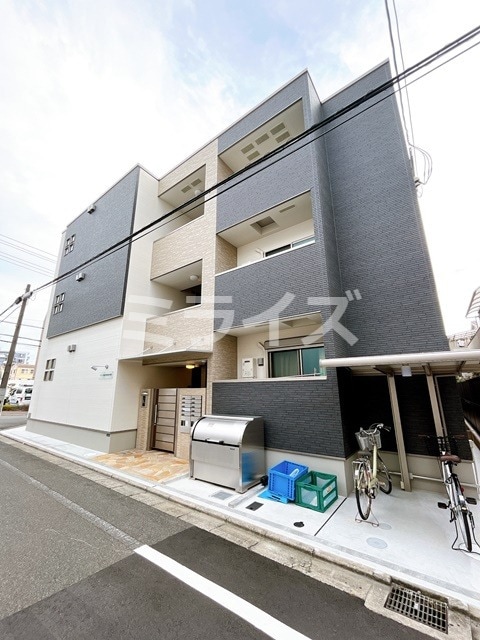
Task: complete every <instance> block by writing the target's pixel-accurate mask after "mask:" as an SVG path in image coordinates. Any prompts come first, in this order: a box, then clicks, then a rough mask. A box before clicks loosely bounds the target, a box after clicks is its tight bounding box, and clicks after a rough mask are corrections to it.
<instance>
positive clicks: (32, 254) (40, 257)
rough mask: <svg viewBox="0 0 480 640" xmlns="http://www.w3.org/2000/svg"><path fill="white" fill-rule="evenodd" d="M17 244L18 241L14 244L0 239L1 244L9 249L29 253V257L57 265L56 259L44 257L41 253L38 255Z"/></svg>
mask: <svg viewBox="0 0 480 640" xmlns="http://www.w3.org/2000/svg"><path fill="white" fill-rule="evenodd" d="M15 242H17V240H14V241H13V242H7V241H6V240H2V239H1V237H0V244H4V245H6V246H7V247H10V248H12V249H15V250H16V251H22V252H23V253H27V254H28V255H30V256H33V257H34V258H37V259H38V260H45V261H46V262H52V263H53V264H55V262H56V260H55V258H50V257H47V256H46V255H45V256H42V255H40V254H39V253H37V251H36V250H35V251H32V250H30V249H24V248H23V247H20V246H17V245H16V244H15ZM50 255H51V254H50Z"/></svg>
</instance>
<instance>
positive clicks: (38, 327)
mask: <svg viewBox="0 0 480 640" xmlns="http://www.w3.org/2000/svg"><path fill="white" fill-rule="evenodd" d="M1 322H4V323H5V324H16V323H15V322H11V321H8V320H1ZM22 327H29V328H30V329H38V330H39V331H41V330H42V329H43V327H42V326H41V325H40V326H37V325H34V324H25V323H24V322H22Z"/></svg>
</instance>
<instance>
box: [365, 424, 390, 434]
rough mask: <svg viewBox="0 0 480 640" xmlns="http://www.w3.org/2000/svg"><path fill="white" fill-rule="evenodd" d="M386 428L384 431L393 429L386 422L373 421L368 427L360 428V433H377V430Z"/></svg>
mask: <svg viewBox="0 0 480 640" xmlns="http://www.w3.org/2000/svg"><path fill="white" fill-rule="evenodd" d="M382 429H383V430H384V431H387V432H388V431H391V430H392V428H391V427H389V426H388V425H386V424H383V422H373V423H372V424H371V425H370V426H369V427H368V429H362V428H360V433H375V432H376V431H380V430H382Z"/></svg>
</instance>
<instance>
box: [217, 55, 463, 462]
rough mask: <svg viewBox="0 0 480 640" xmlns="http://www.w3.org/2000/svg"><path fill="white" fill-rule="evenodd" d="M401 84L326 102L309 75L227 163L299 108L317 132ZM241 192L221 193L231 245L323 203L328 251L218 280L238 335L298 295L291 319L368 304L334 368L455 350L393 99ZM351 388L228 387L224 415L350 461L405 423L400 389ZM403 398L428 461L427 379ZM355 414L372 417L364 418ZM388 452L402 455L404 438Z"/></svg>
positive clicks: (332, 345)
mask: <svg viewBox="0 0 480 640" xmlns="http://www.w3.org/2000/svg"><path fill="white" fill-rule="evenodd" d="M389 78H390V70H389V66H388V63H385V64H382V65H380V66H379V67H377V68H376V69H374V70H373V71H372V72H370V73H369V74H367V75H366V76H364V77H362V78H360V79H359V80H357V81H356V82H354V83H352V84H351V85H349V86H348V87H347V88H345V89H344V90H342V91H340V92H338V93H337V94H335V95H334V96H332V97H331V98H329V99H328V100H326V101H325V102H323V103H321V102H320V101H319V99H318V96H317V94H316V92H315V89H314V88H313V86H312V84H311V82H310V79H309V77H308V74H303V75H301V76H300V77H298V78H296V79H295V80H294V81H292V82H291V83H290V84H289V85H287V86H286V87H284V88H283V89H281V90H280V91H278V92H277V93H276V94H275V95H274V96H272V97H271V98H270V99H268V100H266V101H265V102H264V103H263V104H262V105H260V107H258V108H257V109H255V110H254V111H253V112H251V113H249V114H248V115H247V116H246V117H245V118H243V119H242V120H241V121H239V122H237V123H235V124H234V125H233V126H232V127H231V128H230V129H229V130H228V131H226V132H225V133H223V134H222V135H221V136H220V138H219V152H220V153H221V152H222V151H224V150H225V149H228V147H229V146H231V145H233V144H235V143H237V142H238V141H239V140H241V139H242V138H243V137H244V136H246V135H247V134H249V133H251V131H253V130H254V129H256V128H258V127H259V126H260V125H261V124H262V123H264V122H265V121H267V120H269V119H271V118H272V117H273V116H274V115H276V114H278V113H281V112H282V111H283V110H285V109H286V108H287V107H289V106H291V105H292V104H294V103H295V102H297V101H299V100H301V101H302V107H303V114H304V122H305V128H306V129H308V128H309V127H310V126H312V125H314V124H317V123H319V122H321V121H322V120H324V119H325V118H328V117H330V116H332V115H333V114H335V113H337V112H338V111H339V110H340V109H342V108H344V107H345V106H347V105H349V104H350V103H351V102H353V101H355V100H357V99H359V98H361V97H362V96H364V95H365V94H367V93H368V92H369V91H371V90H372V89H375V88H376V87H378V86H379V85H381V84H383V83H385V82H386V81H387V80H389ZM340 123H341V126H339V125H340ZM308 141H309V142H310V144H305V143H306V142H308ZM294 149H298V150H295V151H294V152H293V153H292V151H293V150H294ZM279 158H282V159H280V160H279ZM246 176H249V177H248V179H245V177H246ZM234 182H235V181H234ZM237 182H238V184H236V185H235V186H234V187H232V186H231V185H232V183H230V184H229V185H228V190H227V191H222V190H220V191H219V197H218V201H217V232H221V231H224V230H225V229H228V228H229V227H232V226H234V225H236V224H238V223H240V222H242V221H244V220H248V219H249V218H251V217H252V216H254V215H256V214H258V213H259V212H262V211H265V210H268V209H269V208H271V207H273V206H275V205H278V204H279V203H281V202H283V201H286V200H288V199H290V198H293V197H294V196H296V195H297V194H299V193H303V192H305V191H309V192H310V195H311V202H312V216H313V224H314V230H315V244H314V245H309V246H305V247H302V248H300V249H297V250H296V251H294V252H290V253H286V254H283V255H278V256H276V257H274V258H271V259H269V260H265V261H260V262H256V263H253V264H250V265H246V266H244V267H242V268H241V269H238V270H232V271H229V272H226V273H223V274H220V275H218V276H217V278H216V289H215V293H216V295H217V296H232V299H233V308H234V314H235V315H234V321H233V325H234V326H238V327H241V326H242V324H248V323H249V322H252V318H255V319H256V321H260V320H263V321H266V320H268V314H269V313H270V314H273V312H272V309H273V308H275V303H278V301H279V300H281V299H282V297H283V296H284V295H285V294H287V293H292V294H294V296H295V297H294V299H293V300H292V302H291V303H290V305H289V306H288V307H287V308H286V309H284V310H282V311H281V312H280V314H279V315H280V317H293V316H296V315H300V314H305V313H309V312H310V313H311V312H312V311H316V310H320V311H321V312H322V317H323V318H324V319H326V318H328V317H329V315H330V313H331V311H332V310H333V309H334V308H335V305H334V306H332V307H328V306H323V307H320V308H318V307H317V308H315V307H314V306H312V305H308V302H307V301H308V298H309V297H328V296H329V297H343V296H345V295H346V292H348V294H349V295H350V296H352V293H351V292H354V291H355V292H356V295H355V296H354V297H353V299H352V300H351V301H350V302H349V304H348V308H347V311H346V313H345V315H344V316H342V318H341V322H342V324H343V325H345V326H346V327H347V328H348V329H349V331H351V332H352V333H353V334H354V336H355V337H356V338H357V340H356V342H354V343H352V344H350V343H348V342H347V341H345V340H344V339H342V338H341V337H340V336H339V335H338V334H337V333H335V332H333V331H331V332H329V333H327V334H326V335H325V338H324V340H325V354H326V358H336V357H352V356H363V355H376V354H395V353H412V352H418V351H440V350H447V349H448V344H447V339H446V337H445V334H444V330H443V326H442V320H441V314H440V307H439V303H438V298H437V294H436V289H435V285H434V281H433V273H432V269H431V265H430V262H429V257H428V250H427V246H426V241H425V236H424V232H423V229H422V223H421V219H420V213H419V209H418V203H417V196H416V189H415V184H414V175H413V172H412V169H411V166H410V162H409V159H408V155H407V149H406V145H405V140H404V138H403V133H402V127H401V121H400V117H399V112H398V108H397V103H396V98H395V96H394V95H393V94H392V92H391V90H390V89H388V90H386V91H385V92H383V93H382V94H381V95H380V96H378V97H376V98H373V99H371V100H369V101H368V102H366V103H365V104H363V105H361V106H359V107H356V109H355V110H354V111H352V112H350V113H348V114H346V115H344V116H342V118H341V119H338V120H335V121H333V122H331V123H329V124H328V125H327V126H326V127H322V128H320V129H318V130H317V131H315V132H314V133H312V134H310V137H309V138H305V139H304V140H302V141H300V142H297V143H296V145H294V146H292V147H290V148H288V149H287V150H286V151H284V152H282V154H279V155H277V156H275V157H274V158H273V159H272V160H267V161H266V162H263V163H262V164H261V165H260V167H257V168H255V167H254V168H252V169H248V170H247V171H245V172H244V173H243V174H242V175H241V176H240V177H239V178H238V179H237ZM357 294H358V295H357ZM272 318H273V315H272ZM217 327H218V325H217ZM339 377H340V378H341V382H340V385H339V383H338V382H337V376H336V374H335V373H334V371H333V370H329V372H328V378H327V380H322V381H318V382H317V381H313V382H312V381H303V382H299V381H296V382H280V381H272V382H271V383H265V382H263V381H258V382H255V381H253V382H252V381H250V382H248V383H247V382H246V383H235V384H231V383H227V382H225V383H223V382H217V383H214V385H213V407H214V411H215V412H216V413H220V414H222V413H225V414H232V413H237V414H238V413H242V412H243V413H245V407H248V413H249V414H250V415H263V416H264V417H265V421H266V434H267V436H266V438H267V446H268V447H272V448H275V449H280V450H282V449H283V450H290V451H299V452H304V451H306V450H307V449H308V451H310V452H312V453H317V454H320V455H331V456H338V457H340V458H343V457H346V456H348V455H350V454H352V453H353V452H354V451H355V450H356V448H357V445H356V441H355V437H354V431H356V430H358V428H359V426H367V425H368V424H370V423H371V422H374V421H382V420H383V421H384V422H386V423H389V424H392V414H391V407H390V401H389V396H388V388H387V382H386V378H381V377H378V378H369V379H360V378H352V377H350V376H349V375H348V374H345V373H343V372H342V373H339ZM444 384H445V386H446V387H448V389H449V393H447V392H444V393H442V399H443V402H444V404H445V406H446V407H447V409H446V410H445V411H444V414H445V419H446V421H447V424H448V426H449V428H453V429H461V424H462V415H461V410H460V405H459V400H458V397H457V394H456V391H455V388H454V379H453V386H451V384H450V383H448V382H445V383H444ZM449 384H450V386H448V385H449ZM397 386H398V393H399V401H400V404H401V410H402V413H403V416H402V417H403V419H404V424H405V428H406V434H407V435H406V446H407V450H409V451H411V452H413V453H422V452H423V453H424V452H425V445H423V446H421V445H419V444H418V438H417V435H418V434H419V433H420V432H421V431H423V432H430V431H433V429H434V427H433V418H432V413H431V407H430V404H429V397H428V390H427V387H426V382H425V379H424V378H423V377H420V378H414V379H411V380H407V381H404V380H399V381H398V385H397ZM364 393H366V394H367V397H365V396H364V395H363V394H364ZM409 394H412V396H411V398H415V401H414V402H412V401H411V400H409ZM352 407H359V412H358V413H357V414H355V413H353V414H352V413H351V409H352ZM307 443H308V445H307ZM388 445H389V447H390V450H395V449H396V444H395V440H394V438H393V437H391V438H390V442H389V443H388Z"/></svg>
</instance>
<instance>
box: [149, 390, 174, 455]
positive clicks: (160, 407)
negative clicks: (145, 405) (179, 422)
mask: <svg viewBox="0 0 480 640" xmlns="http://www.w3.org/2000/svg"><path fill="white" fill-rule="evenodd" d="M176 407H177V390H176V389H157V402H156V405H155V414H154V424H153V442H152V447H153V448H154V449H161V450H162V451H170V452H172V453H173V452H174V451H175V422H176Z"/></svg>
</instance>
